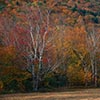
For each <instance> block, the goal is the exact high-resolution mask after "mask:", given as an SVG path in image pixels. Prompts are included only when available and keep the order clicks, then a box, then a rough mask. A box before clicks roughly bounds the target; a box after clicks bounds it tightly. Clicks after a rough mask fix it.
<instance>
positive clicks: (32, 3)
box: [0, 0, 100, 93]
mask: <svg viewBox="0 0 100 100" xmlns="http://www.w3.org/2000/svg"><path fill="white" fill-rule="evenodd" d="M99 8H100V7H99V2H98V1H95V2H94V1H90V0H80V1H79V0H74V1H73V0H1V1H0V91H1V92H2V93H3V92H4V93H5V91H7V92H25V91H28V92H30V91H38V90H40V91H41V90H42V89H43V90H45V88H46V89H47V90H48V89H52V87H56V88H57V87H61V86H66V87H69V86H70V87H71V86H95V87H97V86H100V68H99V66H100V56H99V55H100V12H99Z"/></svg>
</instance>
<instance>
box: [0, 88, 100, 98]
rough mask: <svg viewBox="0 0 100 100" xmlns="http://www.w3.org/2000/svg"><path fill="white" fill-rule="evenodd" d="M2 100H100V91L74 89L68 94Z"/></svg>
mask: <svg viewBox="0 0 100 100" xmlns="http://www.w3.org/2000/svg"><path fill="white" fill-rule="evenodd" d="M0 100H100V89H73V90H71V91H69V90H66V92H65V91H64V92H48V93H23V94H22V93H20V94H5V95H0Z"/></svg>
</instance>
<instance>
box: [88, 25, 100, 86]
mask: <svg viewBox="0 0 100 100" xmlns="http://www.w3.org/2000/svg"><path fill="white" fill-rule="evenodd" d="M86 32H87V37H86V42H87V50H88V52H89V56H90V61H91V70H92V81H93V84H94V86H95V87H97V84H98V83H97V76H98V68H97V53H98V52H99V51H100V47H99V46H100V43H99V42H100V33H99V31H98V30H97V28H95V27H93V26H90V27H88V28H86Z"/></svg>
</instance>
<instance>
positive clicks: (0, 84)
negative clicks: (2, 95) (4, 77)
mask: <svg viewBox="0 0 100 100" xmlns="http://www.w3.org/2000/svg"><path fill="white" fill-rule="evenodd" d="M2 88H3V82H2V81H0V90H1V89H2Z"/></svg>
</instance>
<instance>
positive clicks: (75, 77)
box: [67, 66, 85, 85]
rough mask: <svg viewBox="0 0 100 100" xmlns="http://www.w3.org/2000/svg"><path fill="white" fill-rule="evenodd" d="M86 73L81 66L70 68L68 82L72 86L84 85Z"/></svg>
mask: <svg viewBox="0 0 100 100" xmlns="http://www.w3.org/2000/svg"><path fill="white" fill-rule="evenodd" d="M84 75H85V73H84V71H83V70H82V68H81V67H79V66H69V67H68V69H67V76H68V80H69V82H70V83H72V84H74V85H75V84H84Z"/></svg>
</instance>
